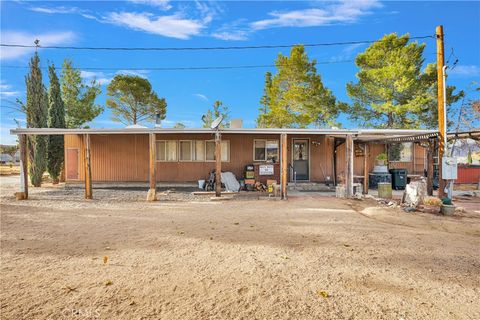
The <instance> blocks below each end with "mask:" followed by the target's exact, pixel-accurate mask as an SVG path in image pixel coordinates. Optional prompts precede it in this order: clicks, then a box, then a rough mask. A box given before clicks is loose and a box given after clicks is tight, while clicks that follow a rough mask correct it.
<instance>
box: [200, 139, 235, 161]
mask: <svg viewBox="0 0 480 320" xmlns="http://www.w3.org/2000/svg"><path fill="white" fill-rule="evenodd" d="M224 141H225V142H226V143H227V144H228V153H227V160H222V162H230V140H221V141H220V143H222V142H224ZM207 142H213V143H215V140H205V162H215V161H216V160H207ZM220 156H221V155H220ZM214 157H215V153H214Z"/></svg>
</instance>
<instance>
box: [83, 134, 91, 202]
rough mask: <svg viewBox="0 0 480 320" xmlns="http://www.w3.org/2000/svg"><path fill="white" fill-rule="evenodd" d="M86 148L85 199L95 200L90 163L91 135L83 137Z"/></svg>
mask: <svg viewBox="0 0 480 320" xmlns="http://www.w3.org/2000/svg"><path fill="white" fill-rule="evenodd" d="M83 145H84V148H85V199H93V194H92V166H91V162H90V135H89V134H84V135H83Z"/></svg>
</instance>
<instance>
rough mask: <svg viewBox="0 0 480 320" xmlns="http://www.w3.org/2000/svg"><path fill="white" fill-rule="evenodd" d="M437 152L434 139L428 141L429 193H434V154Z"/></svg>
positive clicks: (430, 194)
mask: <svg viewBox="0 0 480 320" xmlns="http://www.w3.org/2000/svg"><path fill="white" fill-rule="evenodd" d="M434 153H435V142H434V140H433V139H430V140H429V141H428V149H427V194H428V195H429V196H432V195H433V156H434Z"/></svg>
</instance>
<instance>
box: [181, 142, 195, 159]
mask: <svg viewBox="0 0 480 320" xmlns="http://www.w3.org/2000/svg"><path fill="white" fill-rule="evenodd" d="M193 141H195V140H178V162H192V161H193ZM182 142H190V160H182V159H180V152H181V147H180V144H181V143H182Z"/></svg>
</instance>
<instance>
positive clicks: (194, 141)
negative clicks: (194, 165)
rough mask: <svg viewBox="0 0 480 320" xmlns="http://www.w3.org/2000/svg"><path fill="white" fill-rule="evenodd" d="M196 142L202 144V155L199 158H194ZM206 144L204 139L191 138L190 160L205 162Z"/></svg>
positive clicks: (195, 156) (195, 155)
mask: <svg viewBox="0 0 480 320" xmlns="http://www.w3.org/2000/svg"><path fill="white" fill-rule="evenodd" d="M197 142H200V143H201V144H202V145H203V157H202V159H200V160H196V158H197ZM206 148H207V146H206V145H205V141H204V140H192V162H205V159H206V157H207V150H206Z"/></svg>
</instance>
